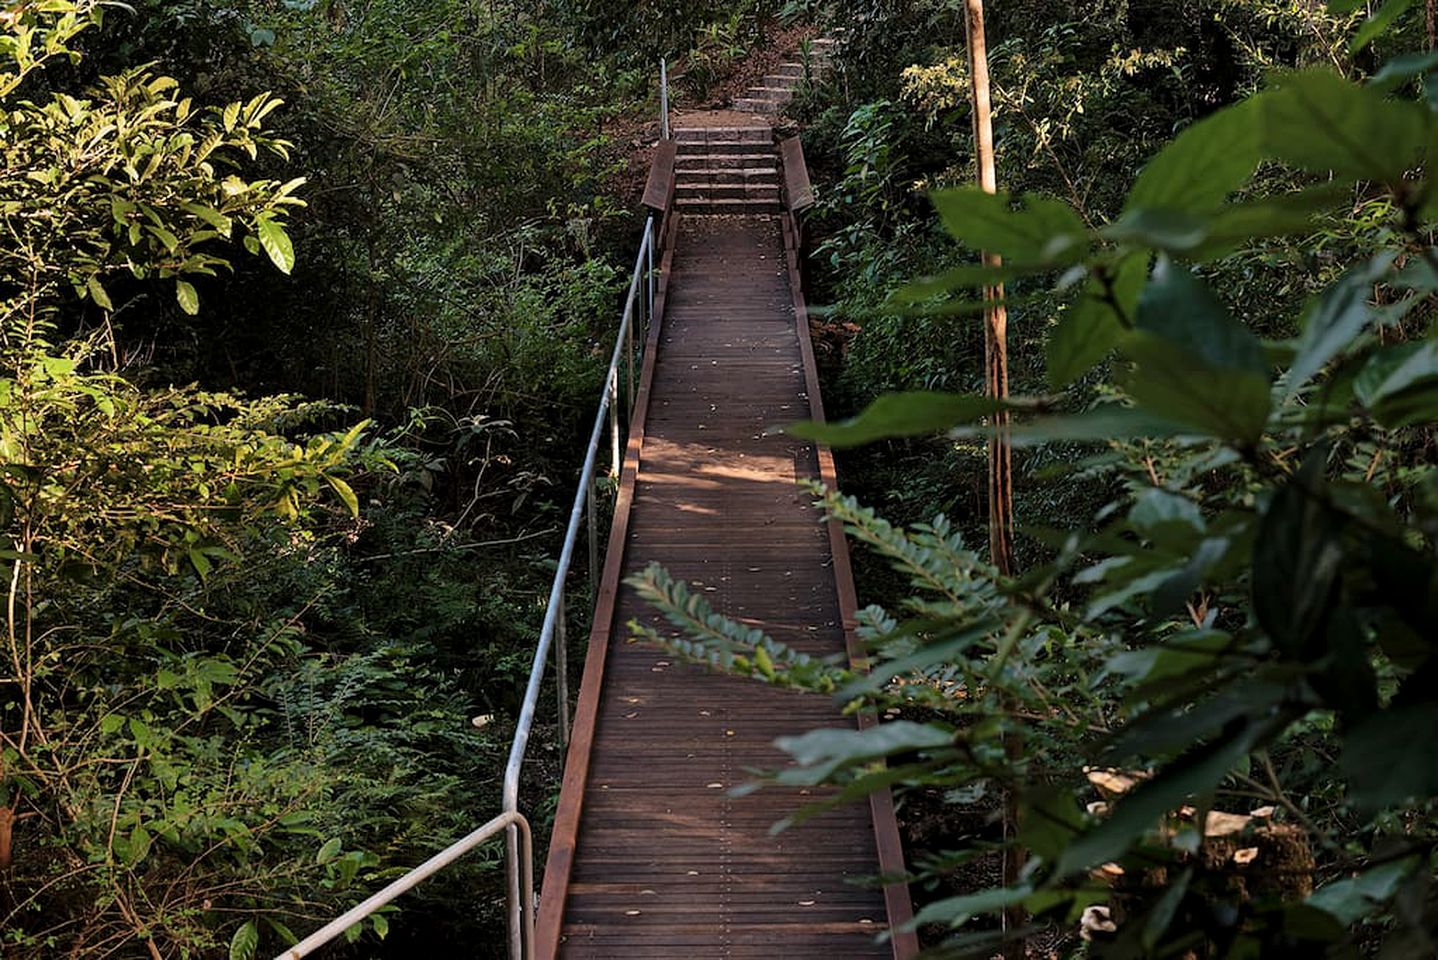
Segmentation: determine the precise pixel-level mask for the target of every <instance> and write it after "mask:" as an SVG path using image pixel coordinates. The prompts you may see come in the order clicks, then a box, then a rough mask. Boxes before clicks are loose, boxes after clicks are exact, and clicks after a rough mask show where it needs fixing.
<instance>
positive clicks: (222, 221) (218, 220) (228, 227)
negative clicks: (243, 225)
mask: <svg viewBox="0 0 1438 960" xmlns="http://www.w3.org/2000/svg"><path fill="white" fill-rule="evenodd" d="M180 206H181V207H182V208H183V209H184V210H185V211H186V212H188V213H191V214H193V215H195V216H196V217H199V218H200V219H201V220H203V221H205V222H206V223H208V224H209V225H210V226H212V227H214V228H215V231H216V232H217V233H219V235H220V236H222V237H224V238H225V239H229V236H230V232H231V231H232V230H233V229H234V221H233V220H231V219H230V218H229V217H227V216H225V215H224V214H223V213H220V211H218V210H216V209H215V208H213V207H208V206H206V205H205V204H203V203H182V204H180Z"/></svg>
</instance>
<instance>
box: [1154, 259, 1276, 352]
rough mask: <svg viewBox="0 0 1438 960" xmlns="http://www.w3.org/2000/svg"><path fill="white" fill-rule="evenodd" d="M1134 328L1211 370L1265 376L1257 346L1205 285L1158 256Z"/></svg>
mask: <svg viewBox="0 0 1438 960" xmlns="http://www.w3.org/2000/svg"><path fill="white" fill-rule="evenodd" d="M1136 327H1137V329H1139V330H1141V331H1143V332H1145V333H1150V334H1153V335H1155V336H1157V337H1160V338H1162V339H1163V340H1166V341H1168V342H1170V343H1173V344H1176V345H1177V346H1179V347H1182V348H1183V349H1184V350H1185V351H1186V352H1188V353H1189V354H1190V355H1191V356H1192V357H1193V359H1194V360H1195V361H1197V362H1199V363H1202V364H1204V365H1206V366H1209V367H1213V368H1216V369H1228V370H1249V371H1252V372H1254V373H1259V374H1263V375H1265V376H1266V375H1267V373H1268V361H1267V359H1266V358H1265V357H1264V353H1263V345H1262V344H1261V343H1259V341H1258V338H1257V337H1255V336H1254V335H1253V334H1252V333H1250V332H1249V330H1248V328H1247V327H1245V326H1244V325H1243V324H1241V323H1239V322H1238V321H1237V320H1235V319H1233V317H1232V316H1230V315H1229V313H1228V310H1227V309H1226V308H1225V307H1224V305H1223V304H1222V303H1221V302H1219V299H1218V298H1217V297H1216V296H1214V294H1213V291H1211V290H1210V289H1209V288H1208V286H1207V284H1205V283H1203V282H1202V281H1200V280H1199V279H1198V278H1197V277H1195V276H1194V275H1193V274H1192V273H1190V272H1189V271H1188V270H1185V269H1184V268H1183V267H1180V266H1177V265H1175V264H1174V263H1173V262H1172V261H1170V260H1168V259H1167V258H1164V257H1160V258H1159V261H1158V265H1157V266H1156V267H1155V268H1154V272H1153V279H1152V281H1150V282H1149V284H1148V286H1147V287H1145V288H1144V291H1143V295H1142V297H1141V298H1140V300H1139V305H1138V320H1137V324H1136Z"/></svg>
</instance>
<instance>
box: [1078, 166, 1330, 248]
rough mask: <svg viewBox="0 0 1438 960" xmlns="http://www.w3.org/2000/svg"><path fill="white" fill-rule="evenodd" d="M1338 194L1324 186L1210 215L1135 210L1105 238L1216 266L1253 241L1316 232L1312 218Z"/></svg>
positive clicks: (1112, 226)
mask: <svg viewBox="0 0 1438 960" xmlns="http://www.w3.org/2000/svg"><path fill="white" fill-rule="evenodd" d="M1340 194H1341V189H1340V188H1339V187H1337V186H1335V185H1333V184H1320V185H1318V186H1315V187H1309V188H1306V189H1304V190H1299V191H1295V192H1293V193H1286V194H1279V195H1277V196H1273V197H1265V198H1263V199H1261V200H1253V201H1247V202H1244V203H1233V204H1229V205H1228V206H1225V207H1220V208H1218V209H1215V210H1213V211H1209V212H1198V211H1182V210H1163V209H1156V210H1149V209H1141V210H1133V211H1130V212H1129V213H1126V214H1124V216H1123V217H1121V218H1119V219H1118V220H1117V221H1115V222H1114V223H1112V224H1109V225H1108V226H1107V227H1105V228H1104V230H1103V234H1104V236H1106V237H1108V238H1109V239H1111V240H1115V241H1117V242H1119V243H1124V244H1128V245H1130V246H1144V247H1149V248H1152V249H1154V250H1162V251H1164V252H1167V253H1171V254H1173V255H1175V256H1181V257H1183V258H1184V259H1185V260H1191V261H1206V260H1214V259H1217V258H1219V257H1223V256H1226V255H1227V254H1230V253H1232V252H1233V251H1234V250H1235V249H1238V248H1240V247H1242V246H1244V245H1246V244H1248V243H1250V242H1251V241H1254V240H1261V239H1266V238H1270V237H1283V236H1289V235H1292V234H1303V233H1307V232H1309V231H1311V230H1313V229H1314V224H1313V219H1314V217H1315V216H1317V215H1318V214H1319V213H1321V212H1323V211H1324V210H1327V209H1330V208H1332V207H1333V206H1334V204H1335V202H1336V201H1337V199H1338V198H1339V196H1340Z"/></svg>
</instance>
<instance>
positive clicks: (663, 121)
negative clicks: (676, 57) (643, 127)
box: [659, 57, 669, 140]
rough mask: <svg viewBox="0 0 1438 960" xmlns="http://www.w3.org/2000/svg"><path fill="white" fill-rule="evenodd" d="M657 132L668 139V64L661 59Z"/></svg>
mask: <svg viewBox="0 0 1438 960" xmlns="http://www.w3.org/2000/svg"><path fill="white" fill-rule="evenodd" d="M659 130H660V133H662V134H663V137H664V139H665V140H668V139H669V64H668V62H667V61H665V60H664V59H663V58H662V57H661V58H660V60H659Z"/></svg>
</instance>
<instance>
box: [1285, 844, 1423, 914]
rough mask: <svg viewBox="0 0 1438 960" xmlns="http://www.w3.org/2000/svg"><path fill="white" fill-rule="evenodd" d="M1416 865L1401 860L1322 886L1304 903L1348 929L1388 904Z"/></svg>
mask: <svg viewBox="0 0 1438 960" xmlns="http://www.w3.org/2000/svg"><path fill="white" fill-rule="evenodd" d="M1419 863H1420V861H1419V858H1418V857H1404V858H1403V859H1401V860H1395V861H1393V862H1392V863H1385V864H1381V865H1379V866H1376V867H1374V868H1373V869H1371V870H1365V871H1363V872H1362V873H1360V874H1358V875H1357V876H1355V877H1349V878H1348V879H1346V880H1335V881H1334V882H1332V883H1329V884H1325V885H1324V886H1322V887H1320V888H1319V889H1318V890H1316V891H1314V892H1313V894H1312V895H1311V896H1310V897H1309V898H1308V899H1307V900H1306V901H1304V902H1305V903H1307V904H1308V905H1309V906H1310V907H1317V908H1318V909H1319V910H1322V911H1323V912H1324V913H1327V914H1330V915H1331V916H1333V917H1334V918H1335V919H1337V921H1338V922H1339V923H1341V924H1342V925H1343V926H1345V927H1351V926H1352V925H1353V924H1355V923H1357V922H1358V921H1359V920H1361V919H1363V918H1364V917H1366V916H1368V915H1369V914H1370V913H1372V912H1373V911H1374V910H1377V909H1378V908H1379V907H1380V906H1382V905H1383V904H1384V903H1385V902H1387V901H1388V900H1390V899H1391V898H1392V897H1393V895H1394V894H1395V893H1397V892H1398V887H1399V886H1400V885H1401V884H1402V883H1403V880H1404V879H1405V878H1406V877H1407V876H1408V875H1409V874H1410V873H1412V872H1413V870H1414V869H1415V868H1416V867H1417V866H1418V865H1419Z"/></svg>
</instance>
